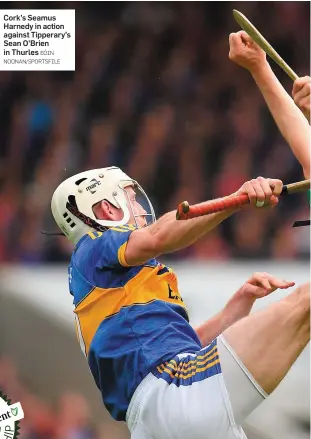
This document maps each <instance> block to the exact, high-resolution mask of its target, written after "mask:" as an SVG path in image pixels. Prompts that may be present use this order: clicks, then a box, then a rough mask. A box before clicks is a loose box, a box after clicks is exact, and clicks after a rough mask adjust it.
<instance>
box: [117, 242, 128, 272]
mask: <svg viewBox="0 0 311 439" xmlns="http://www.w3.org/2000/svg"><path fill="white" fill-rule="evenodd" d="M126 246H127V241H126V242H125V243H124V244H122V245H121V247H119V250H118V259H119V262H120V264H121V265H123V267H130V265H129V264H128V263H127V262H126V260H125V249H126Z"/></svg>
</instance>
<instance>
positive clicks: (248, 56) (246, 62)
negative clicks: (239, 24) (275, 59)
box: [229, 30, 267, 72]
mask: <svg viewBox="0 0 311 439" xmlns="http://www.w3.org/2000/svg"><path fill="white" fill-rule="evenodd" d="M229 46H230V51H229V59H231V61H234V62H235V63H237V64H238V65H239V66H241V67H244V68H245V69H247V70H249V71H250V72H253V71H254V70H256V69H258V67H261V66H262V65H263V64H265V63H266V62H267V58H266V52H265V51H264V50H262V49H261V48H260V47H259V46H258V45H257V44H256V43H255V42H254V41H253V40H252V39H251V37H250V36H249V35H248V34H247V33H246V32H244V31H242V30H241V31H239V32H235V33H232V34H230V35H229Z"/></svg>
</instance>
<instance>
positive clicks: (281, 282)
mask: <svg viewBox="0 0 311 439" xmlns="http://www.w3.org/2000/svg"><path fill="white" fill-rule="evenodd" d="M269 282H270V285H271V286H272V287H275V288H281V289H286V288H290V287H293V286H294V285H295V282H291V281H287V280H285V279H278V278H276V277H272V278H270V279H269Z"/></svg>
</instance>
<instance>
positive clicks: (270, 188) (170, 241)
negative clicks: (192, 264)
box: [124, 177, 282, 265]
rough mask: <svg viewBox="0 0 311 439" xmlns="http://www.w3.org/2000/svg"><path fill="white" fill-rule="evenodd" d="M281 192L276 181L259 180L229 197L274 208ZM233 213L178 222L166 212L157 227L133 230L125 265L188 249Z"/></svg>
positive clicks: (232, 211) (248, 183)
mask: <svg viewBox="0 0 311 439" xmlns="http://www.w3.org/2000/svg"><path fill="white" fill-rule="evenodd" d="M281 191H282V182H281V181H280V180H275V179H266V178H263V177H258V178H257V179H254V180H251V181H248V182H246V183H244V184H243V186H242V187H241V188H240V189H239V190H238V191H237V192H236V193H235V194H232V196H235V195H240V194H247V195H248V196H249V198H250V200H251V204H252V205H255V204H256V201H264V202H265V203H267V204H268V205H271V206H273V205H276V204H277V202H278V198H277V197H278V196H279V195H280V193H281ZM234 212H236V210H231V211H224V212H218V213H215V214H211V215H207V216H203V217H200V218H193V219H190V220H186V221H177V220H176V212H169V213H167V214H166V215H164V216H163V217H162V218H160V219H159V220H158V221H157V222H156V223H154V224H152V225H150V226H148V227H145V228H142V229H138V230H135V231H134V232H133V233H132V234H131V236H130V238H129V241H128V243H127V246H126V249H125V255H124V256H125V261H126V263H127V264H128V265H139V264H142V263H144V262H146V261H147V260H148V259H150V258H153V257H156V256H159V255H161V254H166V253H170V252H174V251H176V250H180V249H182V248H185V247H188V246H189V245H191V244H193V243H194V242H195V241H197V240H198V239H199V238H200V237H202V236H203V235H205V234H206V233H208V232H209V231H210V230H212V229H213V228H214V227H216V226H217V225H218V224H219V223H220V222H221V221H223V220H224V219H226V218H228V217H229V216H230V215H232V213H234Z"/></svg>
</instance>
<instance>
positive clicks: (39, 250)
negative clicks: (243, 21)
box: [0, 1, 310, 439]
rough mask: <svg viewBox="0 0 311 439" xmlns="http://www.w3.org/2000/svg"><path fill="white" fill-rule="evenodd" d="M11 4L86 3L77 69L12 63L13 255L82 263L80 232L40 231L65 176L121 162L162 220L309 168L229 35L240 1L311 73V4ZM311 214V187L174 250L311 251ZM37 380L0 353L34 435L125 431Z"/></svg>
mask: <svg viewBox="0 0 311 439" xmlns="http://www.w3.org/2000/svg"><path fill="white" fill-rule="evenodd" d="M11 8H14V9H17V8H21V9H25V8H28V9H32V8H36V9H46V8H57V9H59V8H68V9H75V10H76V71H75V72H0V210H1V215H0V263H22V264H27V263H33V264H41V263H45V262H66V261H68V260H69V257H70V253H71V250H72V248H71V245H70V244H69V243H68V242H67V240H66V239H65V238H63V237H59V236H57V237H47V236H45V235H42V234H41V233H40V231H41V230H42V229H44V230H49V231H56V225H55V224H54V222H53V220H52V215H51V212H50V200H51V196H52V193H53V191H54V190H55V188H56V187H57V185H58V184H59V183H60V182H61V181H62V180H63V179H65V178H66V177H69V176H71V175H73V174H74V173H77V172H81V171H83V170H86V169H91V168H99V167H105V166H111V165H116V166H119V167H121V168H122V169H123V170H124V171H125V172H126V173H128V174H129V175H130V176H131V177H132V178H134V179H136V180H138V182H139V183H140V184H141V185H142V187H143V188H144V189H145V191H146V192H147V194H148V195H149V197H150V199H151V201H152V203H153V205H154V208H155V211H156V213H157V215H158V216H159V215H161V214H163V213H164V212H166V211H168V210H172V209H175V208H176V206H177V205H178V204H179V202H181V201H183V200H188V201H189V202H190V203H196V202H200V201H203V200H205V199H210V198H215V197H218V196H222V195H226V194H229V193H231V192H234V191H235V190H237V189H238V188H239V187H240V186H241V185H242V184H243V183H244V182H245V181H246V180H248V179H251V178H255V177H257V176H259V175H263V176H265V177H273V178H280V179H282V180H283V181H284V182H293V181H298V180H300V179H302V178H303V176H302V172H301V169H300V166H299V165H298V163H297V161H296V159H295V158H294V156H293V155H292V153H291V151H290V148H289V147H288V145H287V144H286V143H285V141H284V140H283V139H282V137H281V136H280V134H279V133H278V130H277V128H276V126H275V123H274V121H273V119H272V117H271V116H270V114H269V112H268V110H267V108H266V105H265V103H264V100H263V98H262V96H261V95H260V93H259V91H258V90H257V88H256V85H255V83H254V82H253V80H252V78H251V76H250V74H249V73H248V72H246V71H244V70H243V69H241V68H240V67H238V66H236V65H235V64H233V63H232V62H231V61H229V59H228V36H229V33H230V32H233V31H237V30H239V28H238V25H237V24H236V23H235V22H234V20H233V18H232V9H233V8H236V9H238V10H240V11H241V12H243V13H244V14H245V15H246V16H247V17H248V18H249V19H250V20H251V21H252V22H253V23H254V24H255V25H256V27H258V28H259V29H260V30H261V31H262V33H263V34H264V35H265V37H266V38H267V39H268V40H269V42H270V43H271V44H272V45H273V46H274V47H275V48H276V49H277V51H278V52H279V53H280V54H281V56H282V57H283V58H284V59H285V60H286V61H287V62H288V64H289V65H290V66H292V68H293V69H294V70H295V71H296V72H297V73H298V75H300V76H304V75H307V74H309V63H310V60H309V52H310V45H309V41H310V35H309V34H310V4H309V2H291V1H289V2H282V1H281V2H236V3H233V2H231V3H229V2H54V3H53V2H44V3H43V2H28V1H26V2H1V9H11ZM272 67H273V69H274V70H275V72H276V73H277V75H278V77H279V78H280V80H281V82H282V83H283V84H284V86H285V87H286V89H287V90H288V91H289V92H291V88H292V83H291V81H290V80H289V79H288V78H287V77H286V76H285V74H284V73H283V72H282V71H281V70H280V69H279V68H278V67H277V66H275V65H272ZM308 214H309V212H308V207H307V201H306V199H305V196H295V197H289V198H287V199H286V200H284V201H283V202H281V203H280V205H279V206H278V207H277V208H276V209H273V210H271V211H266V210H264V211H260V212H259V211H255V210H249V211H245V212H241V213H240V214H239V215H236V216H235V217H233V218H231V219H230V220H227V221H226V222H225V223H224V224H223V225H222V226H221V227H218V228H217V230H216V231H215V232H213V233H212V234H210V235H209V236H208V237H207V238H206V239H202V240H201V241H200V242H198V243H197V244H196V245H193V246H192V247H191V248H189V249H187V250H185V251H182V252H179V253H177V254H176V255H174V257H175V258H177V259H179V258H189V259H194V260H207V261H208V260H210V259H214V260H228V259H231V258H241V259H247V260H249V259H256V258H260V259H262V258H265V259H266V258H273V259H287V260H292V259H297V258H305V259H306V258H308V257H309V230H307V229H308V228H304V229H300V230H297V229H291V224H292V222H293V221H294V220H295V219H305V218H307V217H308ZM30 387H31V386H28V385H27V382H24V381H23V380H21V378H20V377H19V375H18V373H17V371H16V367H15V365H14V364H13V363H12V362H11V361H10V359H8V358H2V359H1V360H0V389H1V390H3V391H4V392H7V393H8V395H9V396H10V398H11V399H12V401H13V400H14V401H15V400H21V399H22V401H23V408H24V411H25V420H24V421H23V422H22V423H21V427H22V429H21V438H22V439H106V438H107V439H112V436H110V434H109V431H107V428H106V427H105V429H102V430H101V429H100V428H98V426H97V427H96V428H95V427H94V426H93V425H92V417H91V413H90V408H89V407H88V403H87V401H86V400H85V399H84V398H83V397H82V396H81V395H79V394H75V393H64V394H63V395H61V396H60V397H59V400H58V401H57V402H56V404H55V405H54V406H50V405H48V403H47V402H46V401H43V400H41V399H40V398H39V397H38V396H35V395H34V394H33V393H32V392H31V391H30ZM21 395H22V396H23V397H22V398H21Z"/></svg>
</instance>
